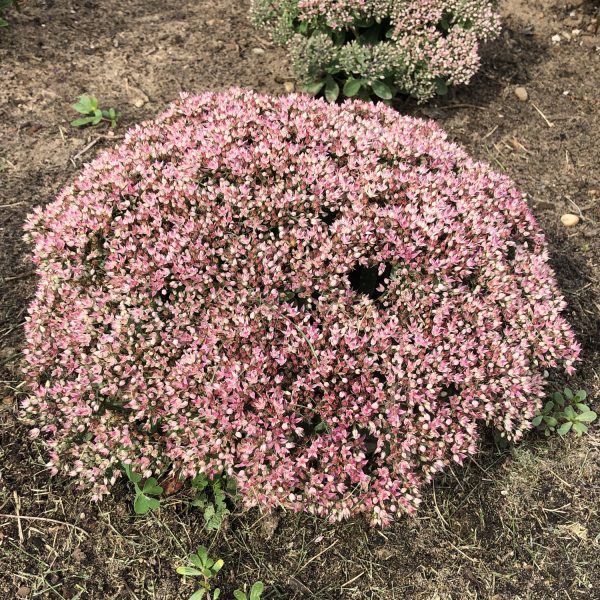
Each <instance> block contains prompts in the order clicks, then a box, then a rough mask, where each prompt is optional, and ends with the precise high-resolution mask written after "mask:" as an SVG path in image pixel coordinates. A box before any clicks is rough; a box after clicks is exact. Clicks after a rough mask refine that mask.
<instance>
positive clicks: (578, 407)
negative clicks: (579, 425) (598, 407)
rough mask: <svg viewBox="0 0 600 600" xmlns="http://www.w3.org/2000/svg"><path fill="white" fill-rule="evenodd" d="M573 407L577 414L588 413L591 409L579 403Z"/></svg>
mask: <svg viewBox="0 0 600 600" xmlns="http://www.w3.org/2000/svg"><path fill="white" fill-rule="evenodd" d="M575 407H576V408H577V410H578V411H579V412H582V413H585V412H590V410H591V408H590V407H589V406H588V405H587V404H582V403H581V402H579V403H577V404H576V405H575Z"/></svg>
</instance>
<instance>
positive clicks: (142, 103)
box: [133, 98, 146, 108]
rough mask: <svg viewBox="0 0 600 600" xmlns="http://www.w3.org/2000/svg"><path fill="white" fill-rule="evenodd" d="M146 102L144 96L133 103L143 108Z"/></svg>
mask: <svg viewBox="0 0 600 600" xmlns="http://www.w3.org/2000/svg"><path fill="white" fill-rule="evenodd" d="M144 104H146V102H145V101H144V99H143V98H136V99H135V100H134V101H133V105H134V106H135V107H136V108H142V106H144Z"/></svg>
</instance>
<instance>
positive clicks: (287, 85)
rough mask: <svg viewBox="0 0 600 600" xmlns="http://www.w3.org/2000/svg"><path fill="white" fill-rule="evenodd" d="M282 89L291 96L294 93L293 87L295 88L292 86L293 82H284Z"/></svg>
mask: <svg viewBox="0 0 600 600" xmlns="http://www.w3.org/2000/svg"><path fill="white" fill-rule="evenodd" d="M283 87H284V88H285V91H286V92H287V93H288V94H291V93H292V92H293V91H294V89H295V87H296V86H295V85H294V82H293V81H286V82H285V83H284V84H283Z"/></svg>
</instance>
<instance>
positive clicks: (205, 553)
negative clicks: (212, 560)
mask: <svg viewBox="0 0 600 600" xmlns="http://www.w3.org/2000/svg"><path fill="white" fill-rule="evenodd" d="M196 554H197V555H198V556H199V557H200V560H201V561H202V564H203V565H204V564H206V561H207V560H208V550H207V549H206V547H205V546H200V547H199V548H198V550H196Z"/></svg>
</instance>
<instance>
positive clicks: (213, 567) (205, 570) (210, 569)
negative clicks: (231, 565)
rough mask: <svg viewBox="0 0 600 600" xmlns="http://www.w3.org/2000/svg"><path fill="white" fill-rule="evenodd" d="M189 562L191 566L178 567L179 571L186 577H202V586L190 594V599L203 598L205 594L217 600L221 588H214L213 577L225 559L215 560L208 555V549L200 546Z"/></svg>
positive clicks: (212, 599) (208, 597)
mask: <svg viewBox="0 0 600 600" xmlns="http://www.w3.org/2000/svg"><path fill="white" fill-rule="evenodd" d="M188 562H189V563H190V565H191V566H183V567H177V572H178V573H179V574H180V575H185V576H186V577H202V581H201V582H200V588H199V589H197V590H196V591H195V592H194V593H193V594H192V595H191V596H190V600H201V599H202V598H204V596H206V597H207V599H208V600H217V598H218V597H219V596H220V595H221V590H220V589H219V588H215V589H214V590H213V589H212V583H211V579H212V578H213V577H214V576H215V575H216V574H217V573H218V572H219V571H220V570H221V568H222V567H223V561H222V560H221V559H219V560H213V559H212V558H210V557H209V556H208V550H207V549H206V548H205V547H204V546H200V548H198V550H197V551H196V552H195V553H194V554H190V555H189V556H188Z"/></svg>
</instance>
